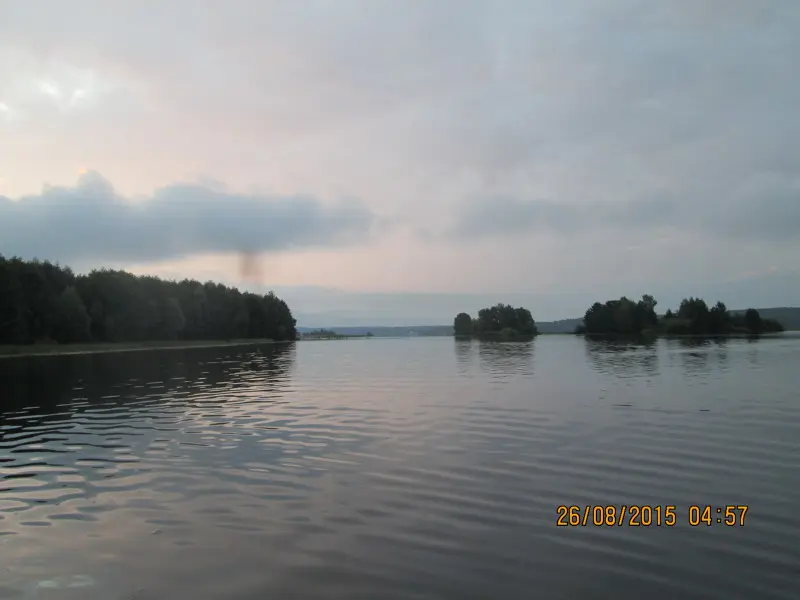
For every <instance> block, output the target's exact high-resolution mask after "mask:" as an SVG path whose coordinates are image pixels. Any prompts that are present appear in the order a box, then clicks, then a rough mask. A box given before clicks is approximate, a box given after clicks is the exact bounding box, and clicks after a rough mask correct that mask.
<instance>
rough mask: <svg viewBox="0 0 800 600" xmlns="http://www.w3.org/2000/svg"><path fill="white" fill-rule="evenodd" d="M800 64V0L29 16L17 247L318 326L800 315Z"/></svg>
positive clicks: (361, 3) (228, 5)
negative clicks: (651, 310)
mask: <svg viewBox="0 0 800 600" xmlns="http://www.w3.org/2000/svg"><path fill="white" fill-rule="evenodd" d="M798 63H800V2H797V0H770V1H766V2H761V1H757V0H691V1H685V0H680V1H670V0H661V1H659V2H653V1H652V0H642V1H638V0H565V1H564V2H545V1H538V0H497V1H490V0H485V1H483V0H452V1H446V0H425V1H423V0H397V1H393V0H292V1H285V0H281V1H270V0H228V1H227V2H218V1H212V0H191V1H190V0H158V1H155V0H135V1H134V0H130V1H125V0H61V1H55V0H52V1H43V0H0V253H2V254H5V255H11V254H19V255H22V256H25V257H33V256H38V257H40V258H48V259H51V260H57V261H59V262H61V263H66V264H70V265H73V266H74V267H75V268H76V270H85V269H90V268H92V267H96V266H113V267H123V268H126V269H129V270H133V271H135V272H139V273H154V274H159V275H164V276H168V277H196V278H200V279H208V278H210V279H216V280H221V281H224V282H226V283H230V284H234V285H238V286H240V287H249V288H253V289H259V288H261V287H264V288H273V289H275V290H276V291H277V292H278V293H281V294H283V295H284V297H286V299H287V300H288V301H289V303H290V306H292V307H293V308H294V309H295V312H296V313H297V314H298V317H300V321H301V322H300V324H301V325H303V324H304V320H305V322H306V323H312V322H313V324H314V325H318V324H331V325H335V324H336V322H334V323H330V321H328V322H327V323H318V322H317V321H319V320H320V319H322V320H323V321H324V320H325V319H329V320H330V319H333V320H334V321H336V320H339V321H342V322H344V321H347V322H353V320H356V321H360V322H364V323H365V324H376V325H378V324H391V323H395V322H396V323H407V322H408V321H409V320H410V321H416V322H418V323H435V322H449V321H450V320H451V319H452V316H453V314H454V313H455V312H457V311H458V310H461V309H464V310H467V311H475V310H477V308H480V307H481V306H484V305H486V304H487V303H494V302H495V301H511V302H515V303H520V302H524V303H525V305H526V306H527V307H529V308H530V309H531V311H532V312H533V314H534V317H535V318H537V319H538V320H549V319H553V318H561V317H570V316H577V315H580V314H582V313H583V311H584V310H585V308H586V306H587V304H590V303H591V302H592V301H594V300H605V299H608V298H611V297H619V296H621V295H623V294H625V295H628V296H635V295H640V294H642V293H646V292H651V293H654V294H655V295H656V297H657V298H658V299H659V300H660V301H661V302H660V305H661V307H662V308H665V307H666V306H668V305H672V306H674V305H676V304H677V302H678V301H679V300H680V298H682V297H684V296H688V295H701V296H705V297H706V298H707V300H709V301H716V300H717V299H722V300H724V301H726V303H727V304H728V306H729V307H736V308H738V307H745V306H749V305H756V306H779V305H798V304H800V264H798V257H800V161H799V159H800V77H798V76H797V72H798V71H797V65H798ZM240 252H249V253H255V254H257V255H258V256H259V257H260V258H259V260H258V261H257V262H258V264H259V265H260V268H259V269H258V272H257V276H255V277H254V276H253V273H252V272H251V273H250V275H251V277H250V278H249V279H248V280H244V279H243V278H242V276H241V270H240V269H239V268H238V267H239V261H240V258H239V254H238V253H240ZM321 313H328V314H321ZM315 319H316V320H317V321H315Z"/></svg>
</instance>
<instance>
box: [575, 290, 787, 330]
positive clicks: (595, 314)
mask: <svg viewBox="0 0 800 600" xmlns="http://www.w3.org/2000/svg"><path fill="white" fill-rule="evenodd" d="M657 304H658V303H657V302H656V300H655V299H654V298H653V297H652V296H649V295H644V296H642V299H641V300H639V301H638V302H634V301H633V300H630V299H628V298H626V297H624V296H623V297H622V298H620V299H619V300H609V301H607V302H605V303H604V304H601V303H600V302H595V303H594V304H593V305H592V306H591V307H589V309H588V310H587V311H586V314H585V315H584V317H583V324H582V325H579V326H578V327H577V328H576V330H575V333H579V334H580V333H585V334H588V335H640V334H647V333H662V334H666V335H727V334H747V335H759V334H762V333H775V332H780V331H783V326H782V325H781V324H780V323H779V322H778V321H776V320H774V319H762V318H761V315H760V314H759V313H758V311H757V310H756V309H754V308H748V309H747V310H746V311H744V312H736V313H731V312H730V311H729V310H728V309H727V307H726V306H725V303H723V302H717V303H716V304H715V305H714V306H712V307H711V308H709V307H708V305H707V304H706V302H705V300H703V299H702V298H694V297H690V298H684V299H683V300H682V301H681V303H680V306H679V307H678V310H677V312H673V311H672V309H669V310H667V312H666V313H665V314H664V315H663V316H660V317H659V316H658V315H657V314H656V311H655V307H656V305H657Z"/></svg>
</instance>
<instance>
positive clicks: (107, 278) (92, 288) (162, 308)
mask: <svg viewBox="0 0 800 600" xmlns="http://www.w3.org/2000/svg"><path fill="white" fill-rule="evenodd" d="M295 324H296V321H295V319H294V318H293V317H292V313H291V310H289V307H288V306H287V304H286V303H285V302H284V301H283V300H281V299H280V298H278V297H277V296H275V295H274V294H273V293H272V292H270V293H269V294H266V295H260V294H253V293H249V292H240V291H239V290H237V289H236V288H233V287H227V286H225V285H222V284H219V283H213V282H210V281H209V282H206V283H200V282H199V281H194V280H190V279H184V280H183V281H167V280H163V279H160V278H158V277H151V276H136V275H133V274H132V273H128V272H126V271H115V270H109V269H101V270H95V271H92V272H91V273H89V274H88V275H75V274H74V273H73V272H72V270H71V269H70V268H69V267H62V266H59V265H57V264H52V263H50V262H47V261H44V262H42V261H38V260H33V261H26V260H22V259H20V258H4V257H3V256H1V255H0V344H31V343H34V342H51V341H53V342H58V343H64V344H66V343H73V342H133V341H155V340H180V339H185V340H226V339H244V338H251V339H273V340H293V339H295V338H296V330H295Z"/></svg>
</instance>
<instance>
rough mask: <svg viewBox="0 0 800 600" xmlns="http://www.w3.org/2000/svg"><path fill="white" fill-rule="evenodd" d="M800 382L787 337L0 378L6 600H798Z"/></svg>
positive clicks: (52, 362) (304, 358)
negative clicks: (594, 511) (587, 514)
mask: <svg viewBox="0 0 800 600" xmlns="http://www.w3.org/2000/svg"><path fill="white" fill-rule="evenodd" d="M799 365H800V339H798V338H796V337H795V338H793V337H791V336H784V337H781V338H777V339H761V340H756V341H748V340H723V341H717V342H713V341H712V342H699V341H690V340H683V341H666V340H661V341H658V342H656V343H654V344H651V345H630V344H628V345H626V344H609V343H601V342H591V341H585V340H583V339H581V338H576V337H572V336H543V337H540V338H538V339H537V340H535V341H533V342H531V343H505V344H504V343H479V342H462V341H456V340H453V339H450V338H409V339H374V338H373V339H368V340H352V341H329V342H325V341H320V342H301V343H298V344H296V345H275V346H264V347H261V348H254V347H249V348H248V347H243V348H210V349H189V350H182V351H152V352H132V353H120V354H106V355H85V356H61V357H47V358H43V357H36V358H27V359H21V358H14V359H7V360H0V598H25V597H43V598H44V597H46V598H87V597H92V598H95V597H97V598H111V599H114V598H154V599H155V598H164V599H167V598H169V599H173V598H176V597H180V598H189V597H191V598H195V599H197V600H204V599H212V598H213V599H218V598H230V599H234V600H235V599H245V598H246V599H249V598H253V599H255V598H268V597H280V598H303V599H307V600H314V599H317V598H348V599H359V598H364V599H366V598H370V599H373V598H381V599H393V598H442V599H450V598H452V599H454V600H455V599H458V600H463V599H468V598H506V599H508V598H525V599H527V598H548V599H549V598H552V599H558V598H573V599H574V598H581V599H584V598H615V599H628V598H630V599H631V600H634V599H635V600H640V599H641V598H651V599H661V598H665V599H666V598H670V599H672V598H720V599H722V598H724V599H726V600H730V599H733V598H748V599H752V598H759V599H767V598H787V599H788V598H792V599H795V598H797V592H798V590H799V589H800V567H798V565H800V516H799V513H798V506H800V461H799V460H798V456H800V452H799V451H800V392H798V390H800V369H798V366H799ZM572 504H575V505H580V506H583V505H585V504H597V505H607V504H614V505H620V504H627V505H662V506H663V505H667V504H669V505H675V506H676V507H677V524H676V526H674V527H655V526H653V527H639V528H634V527H628V526H622V527H593V526H587V527H581V526H578V527H557V526H556V519H557V512H556V507H557V506H558V505H572ZM690 504H699V505H712V506H715V507H716V506H724V505H730V504H736V505H747V506H748V507H749V509H748V513H747V515H746V520H745V524H744V526H737V527H726V526H725V525H720V524H716V523H715V524H713V525H711V526H705V525H703V526H699V527H691V526H690V525H689V524H688V522H687V520H688V516H687V508H688V506H689V505H690ZM81 577H83V579H80V578H81ZM70 578H71V579H70ZM76 578H78V579H76ZM87 578H90V579H87ZM42 580H50V581H51V583H52V585H50V586H49V587H42V586H39V587H38V588H37V587H36V583H37V582H41V581H42ZM76 581H82V582H83V583H84V584H86V585H90V587H84V588H69V587H67V586H68V585H69V582H73V583H74V582H76ZM87 582H90V583H87Z"/></svg>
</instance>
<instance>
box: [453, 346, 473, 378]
mask: <svg viewBox="0 0 800 600" xmlns="http://www.w3.org/2000/svg"><path fill="white" fill-rule="evenodd" d="M454 339H455V349H456V362H457V363H458V369H459V372H460V373H461V374H462V375H464V374H467V373H469V370H470V366H471V365H472V364H473V362H474V360H475V356H476V352H477V347H478V342H477V341H475V340H473V339H472V338H454Z"/></svg>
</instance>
